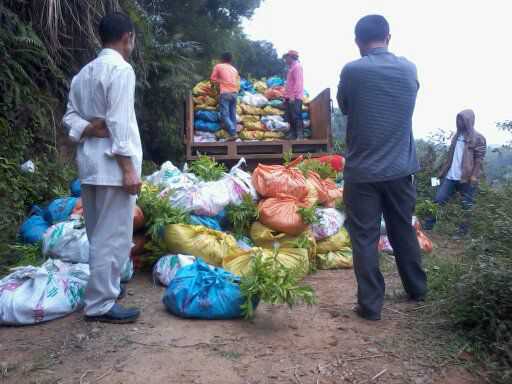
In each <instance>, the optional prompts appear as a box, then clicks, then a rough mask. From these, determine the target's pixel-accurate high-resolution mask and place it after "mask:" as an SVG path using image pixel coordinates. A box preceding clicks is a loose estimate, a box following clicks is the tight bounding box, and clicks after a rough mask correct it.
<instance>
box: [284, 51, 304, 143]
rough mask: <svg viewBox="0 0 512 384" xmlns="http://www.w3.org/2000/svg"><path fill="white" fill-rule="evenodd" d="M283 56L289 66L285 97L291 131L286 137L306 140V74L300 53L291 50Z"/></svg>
mask: <svg viewBox="0 0 512 384" xmlns="http://www.w3.org/2000/svg"><path fill="white" fill-rule="evenodd" d="M283 58H284V60H285V62H286V65H287V66H288V73H287V75H286V85H285V92H284V98H285V100H286V112H287V115H288V122H289V123H290V132H289V133H288V135H287V137H286V138H287V139H289V140H294V139H297V140H304V121H303V120H302V101H303V98H304V74H303V70H302V65H301V64H300V61H299V53H298V52H297V51H293V50H291V51H288V53H286V54H285V55H284V57H283Z"/></svg>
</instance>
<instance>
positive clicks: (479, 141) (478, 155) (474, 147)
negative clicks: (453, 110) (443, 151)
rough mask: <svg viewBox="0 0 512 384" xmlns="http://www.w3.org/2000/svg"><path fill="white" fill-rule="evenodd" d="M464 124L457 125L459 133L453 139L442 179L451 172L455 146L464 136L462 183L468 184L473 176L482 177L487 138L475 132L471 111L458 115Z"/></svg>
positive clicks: (473, 115)
mask: <svg viewBox="0 0 512 384" xmlns="http://www.w3.org/2000/svg"><path fill="white" fill-rule="evenodd" d="M459 118H460V119H461V120H462V124H463V125H460V124H459V123H457V133H456V134H455V135H454V137H453V139H452V143H451V145H450V149H449V151H448V159H447V160H446V162H445V163H444V165H443V167H442V168H441V172H440V177H445V176H446V175H447V174H448V171H449V170H450V167H451V165H452V162H453V154H454V152H455V146H456V145H457V140H458V138H459V136H460V135H464V153H463V155H462V176H461V179H460V181H461V183H468V182H469V181H470V178H471V177H472V176H473V177H475V178H476V179H477V180H478V178H479V177H480V174H481V172H482V167H483V161H484V158H485V153H486V151H487V143H486V141H485V137H483V135H481V134H480V133H478V132H477V131H475V113H474V112H473V111H472V110H471V109H466V110H464V111H462V112H460V113H459V114H458V115H457V121H459Z"/></svg>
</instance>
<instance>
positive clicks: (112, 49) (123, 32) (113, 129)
mask: <svg viewBox="0 0 512 384" xmlns="http://www.w3.org/2000/svg"><path fill="white" fill-rule="evenodd" d="M99 34H100V38H101V41H102V44H103V50H102V51H101V52H100V54H99V55H98V57H97V58H96V59H95V60H93V61H92V62H90V63H89V64H87V65H86V66H85V67H84V68H82V70H81V71H80V72H79V73H78V74H77V75H76V76H75V77H74V78H73V81H72V82H71V89H70V92H69V100H68V105H67V111H66V114H65V116H64V119H63V122H64V125H65V126H66V127H67V128H68V130H69V137H70V138H71V140H72V141H74V142H76V143H77V144H78V148H77V163H78V171H79V176H80V181H81V183H82V203H83V206H84V216H85V225H86V229H87V236H88V238H89V243H90V256H89V265H90V279H89V283H88V285H87V289H86V292H85V317H86V319H87V320H94V321H103V322H110V323H128V322H134V321H135V320H136V319H137V318H138V316H139V314H140V312H139V310H137V309H135V308H124V307H122V306H121V305H119V304H117V303H116V300H117V299H118V296H119V294H120V292H121V286H120V276H121V268H122V266H123V265H124V264H125V262H126V261H127V258H128V257H129V254H130V249H131V246H132V235H133V210H134V206H135V199H136V195H137V193H138V192H139V190H140V187H141V180H140V176H141V166H142V146H141V140H140V135H139V129H138V126H137V119H136V117H135V109H134V97H135V72H134V71H133V68H132V67H131V65H130V64H129V63H128V62H127V60H128V58H129V57H130V55H131V53H132V51H133V49H134V46H135V32H134V27H133V24H132V22H131V20H130V19H129V18H128V17H127V16H125V15H123V14H121V13H113V14H110V15H107V16H105V17H104V18H103V19H102V20H101V22H100V26H99Z"/></svg>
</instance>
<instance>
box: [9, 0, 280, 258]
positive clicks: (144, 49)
mask: <svg viewBox="0 0 512 384" xmlns="http://www.w3.org/2000/svg"><path fill="white" fill-rule="evenodd" d="M259 4H260V0H250V1H246V0H218V1H207V0H190V1H179V2H177V1H163V0H140V1H137V0H66V1H64V0H49V1H44V2H40V1H36V0H28V1H27V0H5V1H2V2H1V4H0V50H1V51H2V55H3V56H5V60H4V57H2V60H1V61H0V89H1V92H0V134H1V136H2V141H1V143H0V177H1V179H2V180H3V182H2V183H1V185H0V255H4V256H5V255H6V252H5V251H6V245H7V244H9V243H11V242H12V241H13V240H14V238H15V235H16V230H17V227H18V225H19V223H20V221H21V219H22V218H23V217H24V216H25V215H26V213H27V209H28V208H29V207H30V206H31V205H32V204H36V203H43V202H45V201H48V200H49V199H50V198H52V197H55V195H59V194H65V193H66V190H67V183H68V182H69V180H71V178H72V177H73V174H74V169H73V166H72V164H73V162H72V161H71V159H72V156H73V148H72V146H70V145H69V144H68V143H67V140H66V139H65V135H64V132H63V128H62V126H61V123H60V121H61V118H62V114H63V112H64V108H65V104H66V98H67V92H68V87H69V80H70V79H71V77H72V76H73V75H74V74H76V73H77V72H78V71H79V69H80V68H81V67H82V66H83V65H84V64H85V63H87V62H88V61H90V60H91V59H93V58H94V57H95V55H96V53H97V52H98V50H99V49H100V42H99V40H98V37H97V34H96V29H97V24H98V22H99V20H100V18H101V17H102V16H103V15H104V14H105V13H107V12H111V11H123V12H125V13H127V14H128V15H129V16H130V17H131V18H132V20H133V21H134V22H135V24H136V29H137V48H136V51H135V53H134V56H133V59H132V64H133V65H134V68H135V71H136V73H137V92H136V96H137V100H136V111H137V116H138V121H139V127H140V129H141V133H142V139H143V147H144V158H145V159H146V160H148V161H152V162H156V163H160V162H162V161H164V160H173V161H175V162H180V161H181V159H182V154H183V150H182V122H183V97H184V95H186V93H187V92H188V91H189V90H190V89H191V87H192V85H193V84H194V83H196V82H197V81H199V80H201V79H203V78H205V77H207V76H208V75H209V72H210V70H211V67H212V64H213V62H214V60H215V59H216V58H217V57H219V55H220V54H221V53H222V52H223V51H227V50H230V51H232V52H233V53H234V56H235V62H236V65H237V66H239V68H240V71H241V73H242V75H243V76H248V77H249V76H254V77H260V76H268V75H272V74H279V73H282V72H283V70H284V64H283V62H282V60H280V59H279V58H278V56H277V53H276V51H275V49H274V47H273V46H272V44H271V43H268V42H265V41H251V40H249V39H248V38H247V37H246V36H245V35H244V34H243V32H242V30H241V27H240V24H241V21H242V18H243V17H250V16H251V15H252V13H253V12H254V10H255V9H256V8H257V7H258V6H259ZM28 159H33V160H34V161H35V163H36V166H37V172H36V173H34V174H24V173H22V172H21V171H20V165H21V164H22V163H23V162H24V161H26V160H28ZM70 164H71V165H70Z"/></svg>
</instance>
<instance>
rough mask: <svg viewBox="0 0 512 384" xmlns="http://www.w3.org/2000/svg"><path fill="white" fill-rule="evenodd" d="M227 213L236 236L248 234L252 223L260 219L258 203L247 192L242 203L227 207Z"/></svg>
mask: <svg viewBox="0 0 512 384" xmlns="http://www.w3.org/2000/svg"><path fill="white" fill-rule="evenodd" d="M226 215H227V217H228V220H229V223H230V224H231V226H232V228H233V233H234V235H235V237H237V238H239V237H241V236H247V234H248V233H249V230H250V228H251V225H252V223H254V222H255V221H256V220H258V217H259V211H258V205H257V204H256V203H255V202H254V201H253V199H252V196H251V195H250V194H246V195H245V196H244V198H243V200H242V204H240V205H234V204H229V205H228V206H227V207H226Z"/></svg>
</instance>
